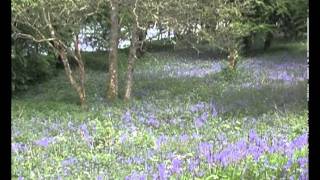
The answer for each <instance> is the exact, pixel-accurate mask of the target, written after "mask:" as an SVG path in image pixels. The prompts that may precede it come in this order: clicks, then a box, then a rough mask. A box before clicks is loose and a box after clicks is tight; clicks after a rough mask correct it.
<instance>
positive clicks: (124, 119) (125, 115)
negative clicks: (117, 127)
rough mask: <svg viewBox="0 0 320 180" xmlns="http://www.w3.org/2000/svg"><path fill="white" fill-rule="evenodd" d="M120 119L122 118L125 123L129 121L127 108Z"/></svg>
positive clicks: (129, 115)
mask: <svg viewBox="0 0 320 180" xmlns="http://www.w3.org/2000/svg"><path fill="white" fill-rule="evenodd" d="M122 120H123V122H125V123H129V122H131V113H130V111H129V110H128V111H126V112H125V113H124V114H123V115H122Z"/></svg>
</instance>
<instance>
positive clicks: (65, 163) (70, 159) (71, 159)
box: [61, 157, 78, 166]
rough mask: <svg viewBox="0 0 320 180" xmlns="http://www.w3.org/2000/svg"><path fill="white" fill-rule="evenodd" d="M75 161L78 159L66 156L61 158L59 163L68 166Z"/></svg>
mask: <svg viewBox="0 0 320 180" xmlns="http://www.w3.org/2000/svg"><path fill="white" fill-rule="evenodd" d="M77 161H78V160H77V158H75V157H71V158H67V159H65V160H63V161H62V162H61V165H62V166H69V165H73V164H75V163H76V162H77Z"/></svg>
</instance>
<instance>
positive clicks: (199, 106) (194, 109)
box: [190, 102, 205, 112]
mask: <svg viewBox="0 0 320 180" xmlns="http://www.w3.org/2000/svg"><path fill="white" fill-rule="evenodd" d="M204 108H205V103H204V102H200V103H198V104H196V105H193V106H191V108H190V110H191V112H197V111H200V110H202V109H204Z"/></svg>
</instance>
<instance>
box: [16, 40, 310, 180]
mask: <svg viewBox="0 0 320 180" xmlns="http://www.w3.org/2000/svg"><path fill="white" fill-rule="evenodd" d="M297 47H303V48H305V49H306V44H302V45H298V46H297ZM296 52H298V50H297V49H296V46H294V48H293V49H285V48H284V49H281V48H280V50H278V51H275V50H274V51H272V52H269V53H258V54H255V55H252V56H248V57H243V58H241V60H240V62H239V64H238V67H237V71H235V72H228V71H227V70H225V68H226V67H227V63H226V62H225V61H224V60H221V59H217V58H209V57H196V56H195V57H194V56H188V55H186V54H185V55H184V54H181V53H174V52H157V53H151V54H146V56H145V57H143V58H142V59H139V60H138V61H137V64H136V66H135V74H134V77H135V82H134V83H135V84H134V88H133V99H132V100H131V101H130V102H128V103H125V102H123V101H122V100H116V101H115V102H108V101H107V100H106V99H105V94H106V79H107V73H105V72H104V71H101V70H93V69H90V68H87V69H86V73H87V75H86V90H87V97H88V110H87V111H83V110H81V108H80V107H79V106H78V105H77V104H76V102H77V96H76V93H75V91H74V90H73V89H72V88H71V86H70V85H69V83H68V81H67V79H66V77H65V75H64V73H63V71H62V70H61V71H60V72H59V73H58V74H57V76H56V77H54V78H52V79H50V80H49V81H47V82H44V83H41V84H37V85H34V86H32V87H31V88H30V89H29V90H28V91H27V92H25V93H24V94H20V95H18V96H15V97H13V98H12V138H11V140H12V177H13V178H18V177H24V178H25V179H48V178H50V179H52V178H57V179H59V178H62V179H125V178H127V179H169V178H171V179H197V178H199V179H273V178H275V179H279V178H285V179H289V178H293V179H297V178H299V177H301V178H302V179H307V177H308V167H307V166H308V141H307V140H308V105H307V79H308V70H307V69H308V68H307V67H308V65H307V60H306V53H304V51H302V52H300V51H299V52H298V53H296ZM124 77H125V73H122V72H121V73H120V75H119V79H120V81H119V84H120V94H121V95H122V94H123V92H124V90H123V87H124ZM121 95H120V96H121Z"/></svg>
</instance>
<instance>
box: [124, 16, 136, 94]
mask: <svg viewBox="0 0 320 180" xmlns="http://www.w3.org/2000/svg"><path fill="white" fill-rule="evenodd" d="M137 40H138V33H137V25H136V23H135V22H134V23H133V24H132V32H131V47H130V51H129V57H128V69H127V80H126V81H127V82H126V89H125V95H124V99H125V100H129V99H130V98H131V92H132V85H133V66H134V62H135V60H136V47H137Z"/></svg>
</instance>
